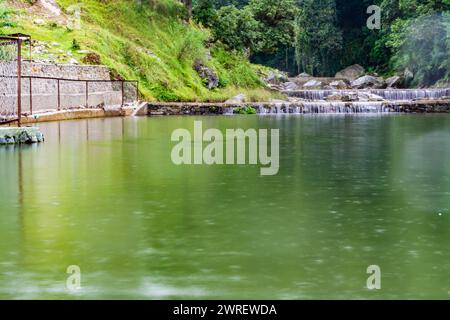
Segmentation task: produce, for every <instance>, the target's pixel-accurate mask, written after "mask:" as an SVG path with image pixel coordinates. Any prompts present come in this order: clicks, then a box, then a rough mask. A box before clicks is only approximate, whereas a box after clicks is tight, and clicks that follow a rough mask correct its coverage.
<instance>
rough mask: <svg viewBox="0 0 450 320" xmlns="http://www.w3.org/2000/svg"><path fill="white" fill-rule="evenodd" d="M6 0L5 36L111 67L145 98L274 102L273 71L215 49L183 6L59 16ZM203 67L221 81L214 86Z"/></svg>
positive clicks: (102, 8) (104, 5)
mask: <svg viewBox="0 0 450 320" xmlns="http://www.w3.org/2000/svg"><path fill="white" fill-rule="evenodd" d="M1 2H2V3H1V4H0V19H1V22H0V30H1V33H3V34H11V33H17V32H21V33H26V34H29V35H31V36H32V38H33V39H34V40H36V42H35V47H37V48H38V49H34V52H33V59H35V60H42V61H54V62H59V63H70V62H72V63H75V61H76V62H78V63H91V64H92V63H94V64H95V63H101V64H104V65H106V66H108V67H109V68H110V70H111V77H112V78H123V79H137V80H139V81H140V91H141V95H142V97H143V98H145V99H148V100H161V101H224V100H226V99H228V98H230V97H232V96H235V95H237V94H239V93H245V94H246V95H247V97H248V99H249V100H268V99H270V98H271V97H274V93H272V92H270V91H268V90H266V89H265V85H264V83H263V81H262V80H261V78H262V77H263V74H264V73H265V72H267V68H263V67H261V66H257V65H253V64H250V63H249V62H248V59H247V58H246V57H245V56H244V55H243V54H239V53H236V52H231V51H229V50H226V49H225V47H223V46H222V45H220V44H217V43H215V44H212V42H211V41H210V37H211V35H210V32H209V30H208V29H205V28H203V27H201V26H200V25H197V24H195V23H194V22H192V21H190V22H187V21H186V19H185V17H186V9H185V7H184V6H183V5H182V4H181V3H180V2H179V1H176V0H150V1H148V0H147V1H144V0H143V1H125V0H81V1H77V5H74V1H70V0H57V1H56V2H57V5H58V7H57V9H59V10H60V12H59V13H58V12H56V13H55V12H54V11H55V10H53V8H52V7H46V6H43V5H42V1H36V0H34V1H33V0H27V1H17V0H15V1H6V0H2V1H1ZM50 2H51V1H50ZM44 4H46V2H45V1H44ZM39 47H40V49H39ZM196 64H197V65H198V64H199V65H200V66H201V67H206V68H208V70H212V71H213V73H214V74H216V75H217V78H218V79H216V82H217V84H216V86H215V87H214V88H209V87H208V84H207V83H205V79H204V77H203V78H202V77H201V76H200V75H199V72H198V69H197V71H196V70H195V69H196V68H195V65H196Z"/></svg>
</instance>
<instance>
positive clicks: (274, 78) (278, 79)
mask: <svg viewBox="0 0 450 320" xmlns="http://www.w3.org/2000/svg"><path fill="white" fill-rule="evenodd" d="M263 80H264V82H266V83H268V84H280V83H283V82H286V81H288V77H287V75H286V74H284V73H282V72H277V73H276V72H273V71H270V72H269V73H268V74H267V75H266V76H265V78H264V79H263Z"/></svg>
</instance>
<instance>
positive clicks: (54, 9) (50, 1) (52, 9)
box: [39, 0, 61, 16]
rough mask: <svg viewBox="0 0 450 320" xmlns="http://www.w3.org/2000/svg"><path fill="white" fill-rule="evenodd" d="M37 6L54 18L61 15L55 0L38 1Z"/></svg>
mask: <svg viewBox="0 0 450 320" xmlns="http://www.w3.org/2000/svg"><path fill="white" fill-rule="evenodd" d="M39 4H40V5H41V6H42V7H43V8H44V9H46V10H47V11H48V12H49V13H51V14H52V15H54V16H59V15H61V9H60V7H59V6H58V3H56V0H39Z"/></svg>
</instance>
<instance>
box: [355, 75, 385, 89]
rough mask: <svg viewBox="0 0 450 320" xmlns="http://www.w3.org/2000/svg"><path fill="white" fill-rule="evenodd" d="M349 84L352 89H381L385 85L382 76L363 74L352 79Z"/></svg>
mask: <svg viewBox="0 0 450 320" xmlns="http://www.w3.org/2000/svg"><path fill="white" fill-rule="evenodd" d="M351 86H352V88H353V89H367V88H373V89H382V88H385V87H386V84H385V83H384V80H383V79H382V78H377V77H373V76H363V77H361V78H358V79H356V80H354V81H352V83H351Z"/></svg>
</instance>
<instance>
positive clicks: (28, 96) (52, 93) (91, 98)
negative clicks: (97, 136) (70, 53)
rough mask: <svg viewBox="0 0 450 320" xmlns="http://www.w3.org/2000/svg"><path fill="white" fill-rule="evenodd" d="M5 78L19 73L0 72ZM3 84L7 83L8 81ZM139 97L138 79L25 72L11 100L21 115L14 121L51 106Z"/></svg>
mask: <svg viewBox="0 0 450 320" xmlns="http://www.w3.org/2000/svg"><path fill="white" fill-rule="evenodd" d="M2 78H3V79H4V78H17V76H1V75H0V82H1V79H2ZM9 83H11V84H15V83H16V82H15V81H9ZM4 85H8V84H7V83H6V82H5V84H4ZM19 94H20V96H19ZM19 97H20V98H19ZM138 98H139V82H138V81H137V80H79V79H67V78H54V77H42V76H24V75H22V76H21V82H20V89H18V90H17V94H16V95H11V103H13V101H17V115H18V118H17V119H14V120H12V121H19V122H20V118H21V116H23V115H33V114H35V113H39V112H43V111H49V110H58V111H60V110H66V109H79V108H104V107H112V106H118V107H124V106H126V105H131V104H133V103H135V102H136V101H137V100H138ZM10 122H11V121H10Z"/></svg>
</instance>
